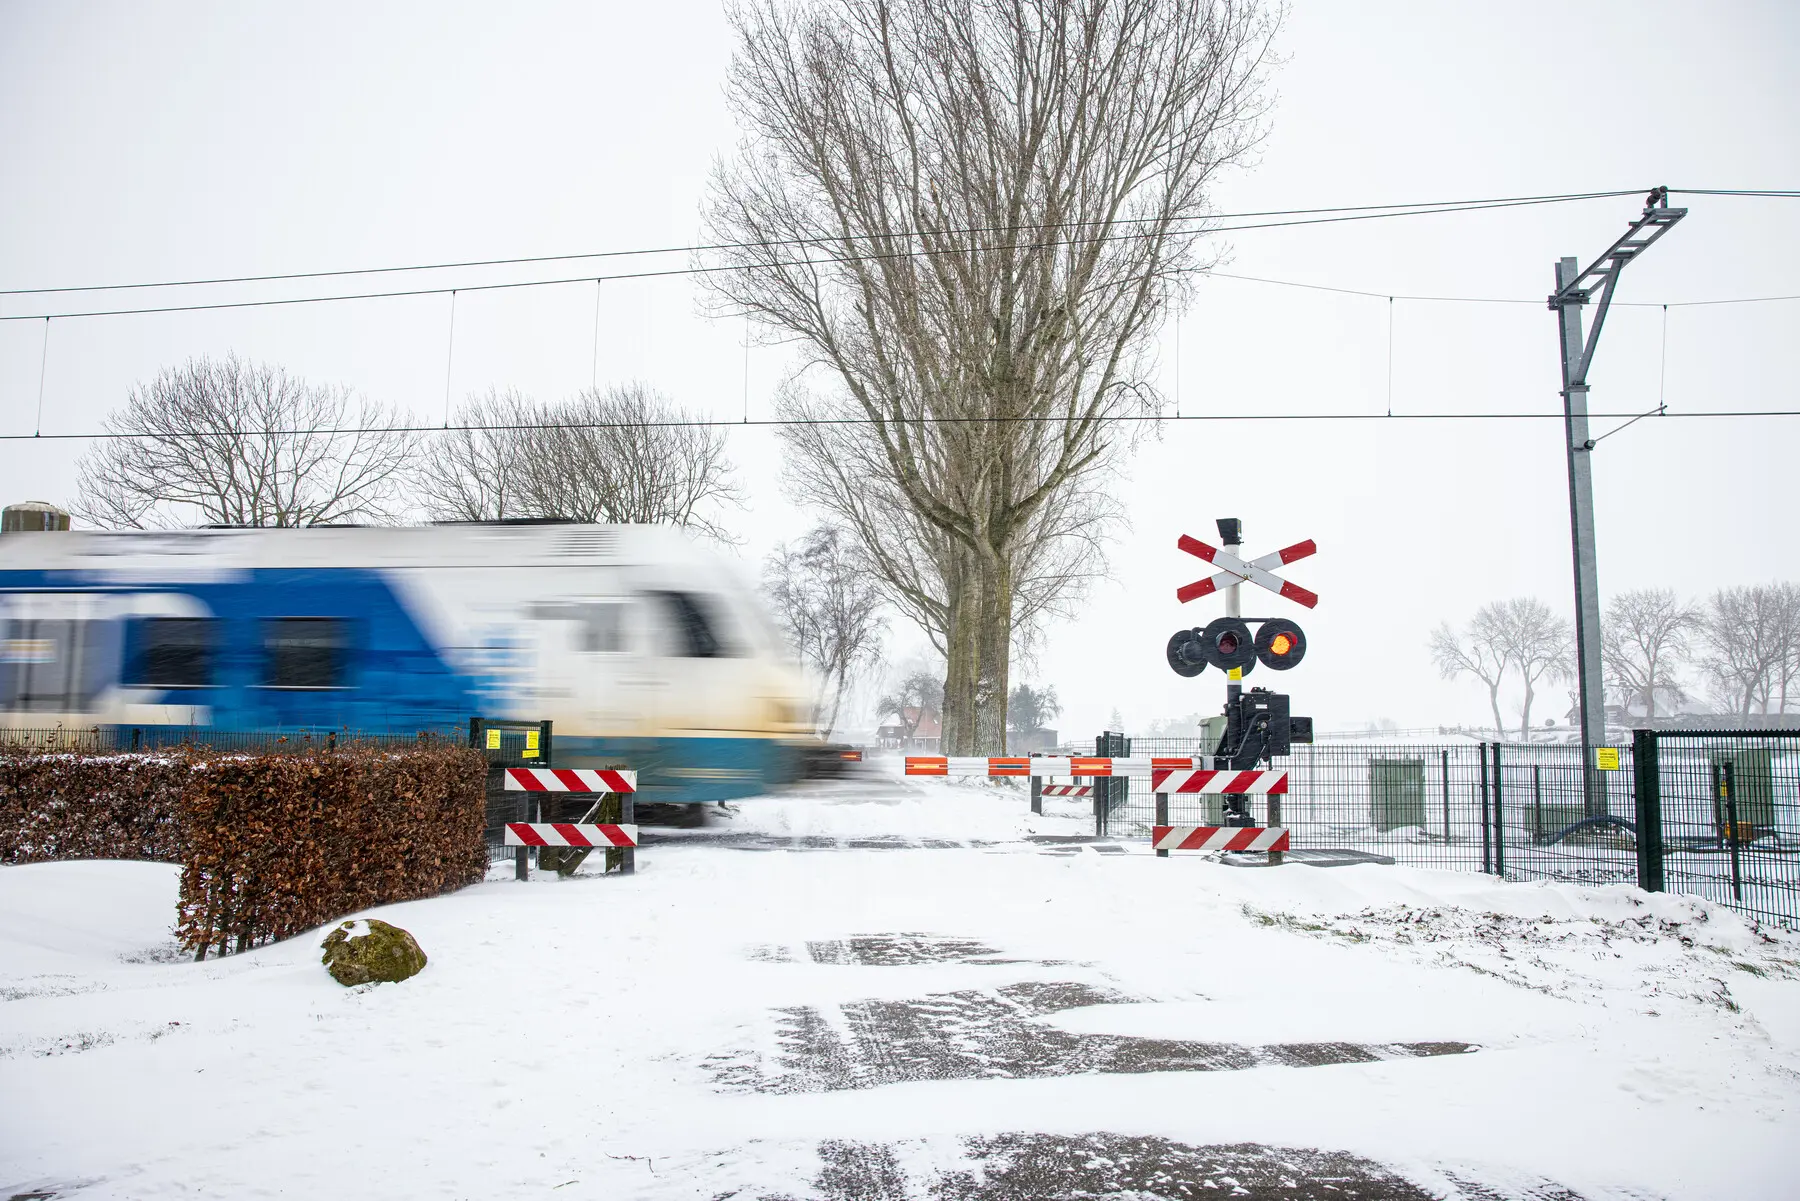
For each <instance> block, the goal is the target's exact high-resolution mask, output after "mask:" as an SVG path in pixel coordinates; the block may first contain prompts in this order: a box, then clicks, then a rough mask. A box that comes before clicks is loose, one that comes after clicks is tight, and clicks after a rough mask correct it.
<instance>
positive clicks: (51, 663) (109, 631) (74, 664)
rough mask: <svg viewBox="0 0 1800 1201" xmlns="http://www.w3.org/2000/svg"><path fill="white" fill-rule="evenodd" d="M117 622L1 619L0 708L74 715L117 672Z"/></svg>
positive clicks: (96, 695) (96, 694)
mask: <svg viewBox="0 0 1800 1201" xmlns="http://www.w3.org/2000/svg"><path fill="white" fill-rule="evenodd" d="M118 633H119V627H118V623H117V622H111V621H88V620H80V619H75V620H70V619H64V618H47V619H44V618H14V619H12V620H9V621H0V710H7V709H11V710H24V711H27V712H37V713H77V712H81V711H82V710H85V709H90V708H92V707H93V703H94V701H95V699H96V698H97V697H98V696H99V694H100V691H101V690H102V689H103V688H105V687H106V685H107V683H108V682H109V681H111V680H112V679H115V678H116V677H115V676H114V674H113V673H114V672H116V671H117V670H118Z"/></svg>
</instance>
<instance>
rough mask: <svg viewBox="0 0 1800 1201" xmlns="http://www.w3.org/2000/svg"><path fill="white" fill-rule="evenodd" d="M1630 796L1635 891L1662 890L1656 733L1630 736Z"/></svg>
mask: <svg viewBox="0 0 1800 1201" xmlns="http://www.w3.org/2000/svg"><path fill="white" fill-rule="evenodd" d="M1631 768H1632V793H1633V798H1632V799H1633V800H1634V801H1635V803H1636V809H1637V859H1638V887H1639V888H1641V889H1643V890H1644V891H1645V892H1661V891H1662V890H1663V839H1662V777H1661V776H1660V775H1659V774H1658V773H1657V767H1656V731H1655V730H1633V731H1632V732H1631Z"/></svg>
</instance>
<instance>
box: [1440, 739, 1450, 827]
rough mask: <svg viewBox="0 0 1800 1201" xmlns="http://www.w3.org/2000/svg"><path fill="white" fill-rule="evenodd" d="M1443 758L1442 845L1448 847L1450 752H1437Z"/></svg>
mask: <svg viewBox="0 0 1800 1201" xmlns="http://www.w3.org/2000/svg"><path fill="white" fill-rule="evenodd" d="M1438 753H1439V754H1440V755H1441V756H1442V757H1443V770H1442V779H1443V783H1444V845H1445V846H1449V845H1450V752H1449V751H1440V752H1438Z"/></svg>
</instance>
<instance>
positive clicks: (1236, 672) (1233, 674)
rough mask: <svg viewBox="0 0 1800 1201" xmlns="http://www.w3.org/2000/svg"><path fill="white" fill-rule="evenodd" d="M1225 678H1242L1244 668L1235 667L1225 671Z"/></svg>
mask: <svg viewBox="0 0 1800 1201" xmlns="http://www.w3.org/2000/svg"><path fill="white" fill-rule="evenodd" d="M1225 678H1226V679H1228V680H1241V679H1243V678H1244V669H1243V668H1241V667H1234V668H1232V669H1231V670H1230V671H1228V672H1226V673H1225Z"/></svg>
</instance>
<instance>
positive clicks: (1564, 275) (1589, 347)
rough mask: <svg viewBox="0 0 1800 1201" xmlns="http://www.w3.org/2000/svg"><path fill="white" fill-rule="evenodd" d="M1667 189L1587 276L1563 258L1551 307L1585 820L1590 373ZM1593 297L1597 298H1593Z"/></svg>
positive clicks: (1590, 663) (1591, 680)
mask: <svg viewBox="0 0 1800 1201" xmlns="http://www.w3.org/2000/svg"><path fill="white" fill-rule="evenodd" d="M1668 200H1669V189H1668V188H1666V187H1664V188H1655V189H1653V190H1652V191H1651V193H1650V196H1649V198H1648V199H1647V200H1646V201H1645V202H1644V212H1643V215H1642V216H1640V217H1638V218H1637V220H1635V221H1633V222H1632V223H1631V225H1630V226H1629V227H1627V229H1626V230H1625V233H1624V235H1623V236H1621V237H1620V238H1619V239H1618V240H1617V241H1615V242H1614V243H1613V244H1612V245H1611V246H1609V247H1608V248H1607V249H1606V252H1605V253H1604V254H1602V255H1601V256H1600V257H1599V258H1598V259H1596V260H1594V262H1593V263H1592V264H1591V265H1590V266H1589V267H1588V268H1587V269H1586V270H1585V271H1584V270H1583V269H1582V267H1581V264H1580V263H1579V262H1578V261H1577V260H1575V259H1572V258H1565V259H1562V260H1561V261H1559V262H1558V263H1557V264H1556V291H1555V292H1553V293H1552V294H1551V296H1550V307H1551V308H1552V309H1555V310H1556V315H1557V329H1558V334H1559V337H1560V343H1561V352H1562V353H1561V354H1560V356H1559V357H1560V358H1561V360H1562V381H1563V388H1562V397H1563V442H1564V443H1565V454H1566V455H1567V457H1568V464H1569V526H1570V530H1571V533H1572V539H1571V541H1572V543H1573V550H1574V559H1575V648H1576V655H1575V657H1576V679H1577V681H1578V683H1579V685H1580V697H1581V699H1580V708H1581V760H1582V762H1581V775H1582V780H1583V786H1582V808H1583V811H1584V816H1586V817H1598V816H1600V815H1601V814H1602V813H1604V812H1605V797H1604V795H1601V794H1600V792H1599V789H1597V788H1596V787H1595V777H1596V776H1597V775H1598V774H1599V773H1598V772H1597V771H1596V770H1595V768H1594V748H1595V747H1597V746H1601V745H1603V744H1604V743H1605V742H1606V708H1605V697H1606V694H1605V691H1604V682H1603V680H1602V677H1601V674H1600V586H1599V578H1598V577H1599V572H1598V569H1597V564H1596V558H1595V553H1594V476H1593V451H1594V439H1593V438H1592V436H1590V434H1589V433H1588V406H1587V400H1588V370H1589V368H1590V367H1592V365H1593V361H1594V350H1595V348H1596V346H1597V345H1598V344H1599V341H1600V330H1601V327H1602V326H1604V325H1605V323H1606V314H1607V310H1608V309H1609V308H1610V307H1611V305H1612V298H1613V292H1614V291H1615V290H1616V289H1617V288H1618V286H1619V276H1620V274H1621V273H1622V272H1623V271H1624V270H1625V268H1626V267H1627V266H1628V265H1629V264H1630V263H1632V262H1633V261H1634V260H1635V259H1636V258H1637V256H1638V255H1640V254H1642V253H1643V252H1644V251H1645V250H1646V249H1648V248H1649V247H1650V246H1651V244H1653V243H1654V242H1655V241H1656V240H1657V239H1658V238H1660V237H1662V236H1663V235H1664V234H1665V233H1667V232H1669V230H1670V229H1671V228H1673V227H1674V225H1675V223H1676V222H1678V221H1680V220H1681V219H1682V218H1683V217H1685V216H1687V210H1686V209H1678V208H1670V207H1669V206H1668ZM1596 293H1597V295H1596ZM1590 299H1592V300H1594V302H1595V305H1594V323H1593V328H1592V329H1590V330H1589V331H1588V333H1587V336H1586V337H1585V338H1584V337H1583V336H1582V332H1581V310H1582V307H1583V306H1584V305H1586V304H1587V303H1588V301H1589V300H1590Z"/></svg>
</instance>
